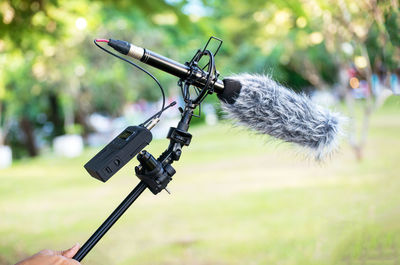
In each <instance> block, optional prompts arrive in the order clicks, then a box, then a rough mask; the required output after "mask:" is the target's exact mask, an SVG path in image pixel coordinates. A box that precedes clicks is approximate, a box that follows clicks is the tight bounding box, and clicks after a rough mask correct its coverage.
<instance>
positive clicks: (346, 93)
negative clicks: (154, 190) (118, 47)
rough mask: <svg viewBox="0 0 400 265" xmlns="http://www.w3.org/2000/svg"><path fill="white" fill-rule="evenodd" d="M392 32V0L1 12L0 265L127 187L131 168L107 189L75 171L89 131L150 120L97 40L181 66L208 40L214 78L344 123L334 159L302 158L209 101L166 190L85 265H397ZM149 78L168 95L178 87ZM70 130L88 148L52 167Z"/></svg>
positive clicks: (151, 102) (111, 202) (131, 75)
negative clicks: (268, 88) (247, 85)
mask: <svg viewBox="0 0 400 265" xmlns="http://www.w3.org/2000/svg"><path fill="white" fill-rule="evenodd" d="M399 32H400V13H399V1H396V0H385V1H376V0H375V1H374V0H360V1H349V0H339V1H333V0H288V1H275V0H272V1H256V0H254V1H238V0H228V1H213V0H203V1H201V0H197V1H181V0H165V1H161V0H155V1H135V0H133V1H127V0H122V1H108V0H104V1H87V0H80V1H77V0H72V1H71V0H70V1H64V0H38V1H19V0H12V1H11V0H2V1H1V2H0V167H1V168H2V169H0V180H1V184H0V264H14V263H16V262H17V261H18V260H20V259H22V258H24V257H26V256H29V255H31V254H33V253H35V252H37V251H39V250H41V249H43V248H54V249H62V248H67V247H69V246H70V245H72V244H74V243H75V242H80V243H82V244H83V243H84V242H85V240H86V239H87V238H88V237H89V236H90V235H91V234H92V232H94V230H95V229H96V228H97V227H98V226H99V225H100V224H101V222H102V221H103V220H104V219H105V218H106V217H107V216H108V214H109V213H110V212H111V211H112V210H113V209H114V208H115V207H116V206H117V204H118V203H119V202H120V201H121V200H122V199H123V198H124V197H125V196H126V195H127V194H128V193H129V191H130V190H131V189H132V188H133V187H134V186H135V185H136V183H137V182H138V181H137V178H136V177H135V176H134V172H133V166H134V164H135V163H131V164H129V165H127V166H126V167H125V168H124V169H123V170H121V172H120V173H118V175H117V176H115V177H114V178H112V179H111V180H110V181H109V182H107V183H106V184H103V183H100V182H99V181H97V180H95V179H93V178H91V177H90V176H89V175H88V174H87V173H86V171H85V170H84V169H83V164H85V163H86V162H87V161H88V160H89V159H90V158H91V157H92V156H93V155H95V154H96V153H97V152H98V151H99V150H100V148H101V146H102V144H99V143H101V142H102V141H100V142H99V141H94V140H93V141H92V140H91V139H94V138H93V135H94V136H96V137H100V136H101V137H103V136H104V134H105V135H106V136H108V137H109V136H110V135H112V134H113V133H114V135H115V131H110V130H109V127H110V128H114V129H115V130H117V129H118V128H120V127H121V124H124V126H125V124H126V123H128V124H129V123H131V124H137V123H138V122H140V121H143V120H144V119H145V118H146V117H148V114H149V113H146V112H143V110H142V109H140V108H141V107H143V106H153V107H154V106H158V105H159V98H160V92H159V89H158V88H157V87H156V86H155V84H154V83H153V82H152V81H151V79H149V78H148V77H147V76H145V75H144V74H142V73H140V72H138V71H137V70H136V69H133V68H131V67H130V66H129V65H128V64H126V63H123V62H121V61H120V60H117V59H115V58H113V57H111V56H108V55H107V54H105V53H103V52H102V51H100V50H99V49H97V48H96V47H95V46H94V45H93V39H95V38H114V39H123V40H127V41H130V42H132V43H134V44H137V45H138V46H142V47H145V48H148V49H151V50H153V51H155V52H157V53H160V54H162V55H165V56H168V57H170V58H173V59H175V60H177V61H179V62H182V63H183V62H185V61H188V60H190V59H191V58H192V56H193V55H194V52H195V51H196V50H197V49H199V48H202V47H203V46H204V44H205V43H206V41H207V40H208V38H209V37H210V36H212V35H213V36H216V37H219V38H221V39H223V40H224V44H223V46H222V49H221V51H220V53H219V54H218V55H217V57H216V65H217V69H218V70H219V72H220V73H221V76H222V77H226V76H229V75H231V74H234V73H241V72H249V73H261V74H269V75H271V76H272V77H273V78H274V79H276V80H278V81H279V82H281V83H283V84H284V85H287V86H288V87H291V88H293V89H294V90H295V91H298V92H300V91H302V92H305V93H307V94H308V95H310V96H311V97H312V98H313V100H315V101H316V102H318V103H319V104H322V105H324V106H326V107H330V108H332V109H335V110H339V111H341V112H342V113H343V114H344V115H346V116H348V117H349V121H348V125H347V134H346V136H345V137H344V138H343V142H342V145H341V148H340V151H339V152H337V153H335V154H334V155H333V156H332V157H331V158H330V159H328V160H327V161H324V162H322V163H317V162H315V161H312V160H309V159H307V158H304V157H303V153H302V152H298V150H297V149H296V148H294V147H293V146H290V145H287V144H283V143H281V142H278V141H275V140H272V139H270V138H266V137H264V136H258V135H255V134H254V133H252V132H248V131H246V130H245V129H244V128H237V127H233V126H232V122H231V121H224V120H223V118H222V114H221V112H220V110H219V105H218V100H217V98H216V97H215V96H214V95H213V96H210V97H209V98H208V99H207V104H208V106H211V107H210V108H211V109H213V110H214V111H208V112H207V111H205V113H203V114H205V115H203V118H202V119H198V120H194V123H195V124H194V126H192V128H191V130H190V132H191V133H192V134H193V137H194V138H193V141H192V144H191V145H190V147H189V148H187V149H186V150H185V151H184V154H183V156H182V159H181V160H180V161H179V162H178V163H176V169H177V174H176V175H175V177H174V181H173V182H171V184H170V189H171V190H172V195H168V194H166V193H161V194H160V195H159V196H157V197H154V196H153V195H152V194H151V193H149V192H146V193H145V194H144V195H143V196H141V198H139V199H138V201H137V202H136V203H135V204H134V205H133V207H132V209H130V210H129V211H128V212H127V213H126V214H125V215H124V217H123V218H122V219H121V220H120V221H119V222H118V223H117V224H116V226H115V227H113V228H112V229H111V230H110V232H109V233H108V234H107V235H106V236H105V237H104V239H103V240H101V241H100V243H99V244H98V245H97V246H96V247H95V248H94V249H93V251H92V252H91V253H90V254H89V255H88V256H87V258H85V260H84V261H83V263H84V264H183V263H184V264H198V265H205V264H399V262H400V226H399V223H400V222H399V221H400V195H399V194H400V193H399V192H398V190H399V188H400V179H399V178H398V176H399V172H400V163H399V159H400V109H399V107H400V98H399V97H398V95H399V94H400V81H399V80H400V35H399ZM147 69H149V68H147ZM149 70H150V71H151V72H152V73H154V74H155V75H156V77H157V78H159V80H160V81H161V83H162V84H163V85H164V87H165V88H166V89H167V96H168V98H169V99H170V100H175V99H177V100H178V101H179V92H178V89H177V86H176V81H177V80H176V78H173V77H171V76H168V75H167V74H164V73H162V72H160V71H157V70H154V69H149ZM146 108H147V107H146ZM148 108H149V109H151V108H150V107H148ZM206 109H207V108H206ZM139 110H140V111H139ZM168 112H169V113H171V114H170V115H172V116H174V115H175V116H176V115H177V114H178V111H177V109H176V108H174V109H172V110H169V111H168ZM96 115H97V116H96ZM146 115H147V116H146ZM213 115H214V116H216V117H217V118H218V120H219V121H218V122H216V120H213V119H207V118H209V117H211V116H213ZM96 117H97V119H96ZM99 117H100V118H99ZM204 117H205V118H204ZM169 118H170V119H172V120H173V117H169ZM194 119H195V118H194ZM96 121H98V122H99V123H100V122H103V123H104V122H105V124H106V125H107V126H105V127H106V129H107V130H106V131H107V133H104V132H102V131H101V128H100V129H99V128H98V127H96V126H94V125H96ZM120 121H121V122H120ZM93 124H94V125H93ZM116 124H117V125H116ZM103 127H104V126H103ZM162 128H163V127H162ZM166 132H167V131H164V135H165V134H166ZM63 136H74V137H75V138H73V139H75V140H76V139H78V143H80V144H83V145H82V146H83V147H84V149H83V150H78V151H79V152H78V153H74V154H72V155H68V154H64V156H63V154H62V153H59V152H57V147H56V146H57V141H58V140H59V139H62V137H63ZM106 136H104V137H105V138H107V137H106ZM60 137H61V138H60ZM76 137H78V138H76ZM57 139H58V140H57ZM64 139H65V138H64ZM96 139H98V138H96ZM102 140H104V139H103V138H102ZM167 144H168V142H167V140H163V139H158V140H155V141H153V142H152V144H151V146H150V147H149V148H148V150H149V151H151V152H153V153H154V154H155V155H156V154H158V153H161V152H162V151H163V150H164V149H165V148H166V147H167ZM62 146H63V145H61V147H62ZM64 146H65V145H64ZM11 160H12V162H11Z"/></svg>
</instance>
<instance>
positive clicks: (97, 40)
mask: <svg viewBox="0 0 400 265" xmlns="http://www.w3.org/2000/svg"><path fill="white" fill-rule="evenodd" d="M96 42H107V43H108V42H109V40H106V39H96Z"/></svg>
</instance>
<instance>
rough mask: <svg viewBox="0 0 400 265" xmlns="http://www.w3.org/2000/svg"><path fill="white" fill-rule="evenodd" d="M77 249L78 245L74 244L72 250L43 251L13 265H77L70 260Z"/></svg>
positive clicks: (76, 262) (77, 263)
mask: <svg viewBox="0 0 400 265" xmlns="http://www.w3.org/2000/svg"><path fill="white" fill-rule="evenodd" d="M79 247H80V246H79V244H75V245H74V246H73V247H72V248H70V249H67V250H64V251H54V250H49V249H45V250H42V251H40V252H38V253H36V254H35V255H33V256H31V257H29V258H26V259H24V260H22V261H20V262H18V263H17V264H15V265H79V264H80V263H79V262H78V261H76V260H74V259H72V257H73V256H74V255H75V254H76V252H78V250H79Z"/></svg>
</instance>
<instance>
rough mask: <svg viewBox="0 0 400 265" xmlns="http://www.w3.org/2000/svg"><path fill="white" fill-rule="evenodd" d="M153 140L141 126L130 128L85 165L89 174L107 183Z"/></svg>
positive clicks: (149, 133)
mask: <svg viewBox="0 0 400 265" xmlns="http://www.w3.org/2000/svg"><path fill="white" fill-rule="evenodd" d="M152 139H153V135H152V134H151V132H150V131H149V130H148V129H146V128H144V127H141V126H129V127H128V128H126V129H125V130H124V131H123V132H122V133H120V134H119V135H118V136H117V137H115V138H114V140H112V141H111V142H110V143H109V144H108V145H106V146H105V147H104V148H103V150H101V151H100V152H99V153H97V155H95V156H94V157H93V158H92V159H90V161H89V162H87V163H86V164H85V168H86V170H87V171H88V172H89V174H90V175H91V176H92V177H94V178H96V179H98V180H101V181H103V182H106V181H107V180H108V179H109V178H111V177H112V175H114V174H115V173H116V172H117V171H118V170H120V169H121V168H122V167H123V166H124V165H125V164H126V163H128V162H129V161H130V160H131V159H132V158H133V157H135V156H136V155H137V154H138V153H139V152H140V151H141V150H142V149H143V148H144V147H145V146H146V145H148V144H149V143H150V142H151V140H152Z"/></svg>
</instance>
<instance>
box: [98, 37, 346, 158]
mask: <svg viewBox="0 0 400 265" xmlns="http://www.w3.org/2000/svg"><path fill="white" fill-rule="evenodd" d="M105 41H106V42H108V45H109V46H111V47H113V48H114V49H115V50H117V51H118V52H120V53H122V54H125V55H128V56H131V57H133V58H135V59H137V60H140V61H141V62H143V63H145V64H148V65H151V66H153V67H155V68H158V69H160V70H162V71H165V72H167V73H170V74H172V75H174V76H176V77H179V78H185V77H188V76H190V75H194V76H195V77H196V78H195V80H196V81H195V82H194V83H193V85H195V86H199V87H201V85H204V84H205V82H206V77H207V73H204V72H203V71H202V70H200V69H198V70H197V71H196V70H193V69H191V68H190V67H188V66H187V65H184V64H181V63H178V62H176V61H174V60H171V59H169V58H166V57H164V56H162V55H159V54H157V53H155V52H152V51H150V50H147V49H144V48H141V47H138V46H135V45H133V44H130V43H129V42H126V41H121V40H113V39H110V40H108V41H107V40H105ZM214 91H215V92H216V93H217V96H218V98H219V99H220V101H221V105H222V109H223V110H224V112H225V113H226V116H227V117H228V118H230V119H233V120H235V121H236V122H237V124H239V125H243V126H245V127H248V128H250V129H253V130H255V131H257V132H258V133H261V134H268V135H270V136H273V137H275V138H278V139H280V140H283V141H285V142H290V143H295V144H297V145H300V146H302V147H305V148H306V149H309V150H311V151H312V154H313V155H314V156H315V158H316V159H317V160H320V159H322V158H324V157H325V156H327V155H329V154H331V153H332V152H333V151H335V150H336V149H337V147H338V141H339V138H340V136H341V135H342V131H341V127H342V122H343V121H344V120H345V119H344V118H343V117H341V115H339V114H338V113H334V112H331V111H329V110H327V109H324V108H322V107H320V106H318V105H317V104H315V103H314V102H312V101H311V99H309V98H308V97H307V96H305V95H304V94H297V93H295V92H294V91H293V90H291V89H288V88H286V87H284V86H282V85H280V84H279V83H277V82H276V81H274V80H272V79H271V78H270V77H269V76H265V75H251V74H239V75H234V76H231V77H228V78H225V79H224V80H223V81H220V80H217V81H216V82H215V84H214Z"/></svg>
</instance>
